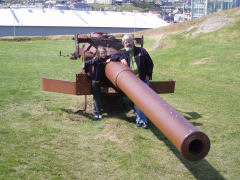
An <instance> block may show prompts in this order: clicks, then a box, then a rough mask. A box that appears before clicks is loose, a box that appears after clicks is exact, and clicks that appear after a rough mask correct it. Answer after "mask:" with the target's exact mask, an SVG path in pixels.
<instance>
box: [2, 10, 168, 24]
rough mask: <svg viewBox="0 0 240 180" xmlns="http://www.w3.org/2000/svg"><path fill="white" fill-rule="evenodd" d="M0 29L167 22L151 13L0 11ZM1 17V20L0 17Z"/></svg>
mask: <svg viewBox="0 0 240 180" xmlns="http://www.w3.org/2000/svg"><path fill="white" fill-rule="evenodd" d="M0 17H1V18H0V26H55V27H58V26H59V27H116V28H157V27H162V26H166V25H168V23H167V22H165V21H164V20H162V19H161V18H159V17H158V16H157V15H156V14H151V13H132V12H106V11H75V10H54V9H28V8H22V9H0ZM2 17H4V18H2Z"/></svg>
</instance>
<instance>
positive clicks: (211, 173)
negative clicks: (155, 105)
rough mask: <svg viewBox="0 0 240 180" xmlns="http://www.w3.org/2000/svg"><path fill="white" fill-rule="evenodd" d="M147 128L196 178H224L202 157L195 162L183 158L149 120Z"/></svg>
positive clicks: (221, 179) (219, 179)
mask: <svg viewBox="0 0 240 180" xmlns="http://www.w3.org/2000/svg"><path fill="white" fill-rule="evenodd" d="M149 129H150V130H151V131H152V132H153V134H154V135H155V136H156V137H157V138H158V139H159V140H161V141H163V142H164V143H165V144H166V146H167V147H168V148H169V149H170V150H171V151H172V152H173V153H174V155H175V156H176V157H177V158H178V159H179V160H180V161H181V162H182V163H183V164H184V166H185V167H186V168H187V169H188V170H189V171H190V172H191V173H192V175H193V176H194V177H195V178H196V179H204V180H205V179H214V180H215V179H218V180H224V179H225V178H224V177H223V176H222V175H221V174H220V173H218V171H217V170H216V169H215V168H214V167H213V166H212V165H211V164H210V163H209V162H208V161H207V160H206V159H202V160H200V161H197V162H194V161H193V162H192V161H188V160H186V159H184V158H183V156H182V155H181V154H180V152H179V151H178V150H177V149H176V148H175V146H174V145H173V144H172V143H171V142H170V141H169V140H168V139H167V138H166V137H165V136H164V135H163V134H162V133H161V132H160V130H159V129H158V128H157V127H156V126H155V125H154V124H152V123H151V122H150V128H149Z"/></svg>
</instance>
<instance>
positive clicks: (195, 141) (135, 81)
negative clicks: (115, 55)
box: [105, 62, 210, 161]
mask: <svg viewBox="0 0 240 180" xmlns="http://www.w3.org/2000/svg"><path fill="white" fill-rule="evenodd" d="M105 74H106V76H107V78H108V79H109V80H110V81H111V82H112V83H113V84H114V85H115V86H116V87H117V88H119V89H120V90H121V91H122V92H124V93H125V94H126V96H128V98H129V99H130V100H131V101H132V102H133V103H134V104H136V105H137V106H138V107H139V108H140V109H141V110H142V111H143V112H144V114H145V115H146V116H147V117H148V119H149V120H151V122H152V123H153V124H154V125H155V126H156V127H157V128H158V129H159V130H160V131H161V132H162V133H163V134H164V135H165V136H166V137H167V138H168V139H169V140H170V141H171V142H172V143H173V145H174V146H175V147H176V148H177V150H178V151H179V152H180V153H181V154H182V155H183V157H184V158H186V159H187V160H190V161H198V160H200V159H202V158H204V157H205V156H206V155H207V153H208V151H209V149H210V141H209V138H208V136H207V135H206V134H204V133H203V132H201V131H199V130H198V129H197V128H195V127H194V126H193V125H192V124H191V123H189V122H188V121H187V120H186V119H185V118H184V117H183V116H182V115H180V114H179V113H178V112H177V111H176V110H175V109H174V108H173V107H172V106H170V105H169V104H168V103H167V102H166V101H165V100H163V99H162V98H161V97H160V96H159V95H158V94H156V93H155V92H154V91H153V90H152V89H151V88H150V87H148V86H147V85H146V84H145V83H144V82H143V81H142V80H140V79H139V78H138V77H136V75H135V74H134V73H133V71H132V70H131V69H130V68H129V67H128V66H126V65H123V64H122V63H120V62H109V63H108V64H107V65H106V68H105Z"/></svg>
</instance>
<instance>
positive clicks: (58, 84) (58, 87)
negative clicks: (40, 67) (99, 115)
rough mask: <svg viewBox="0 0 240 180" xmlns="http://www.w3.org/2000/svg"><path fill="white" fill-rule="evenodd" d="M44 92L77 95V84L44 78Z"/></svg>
mask: <svg viewBox="0 0 240 180" xmlns="http://www.w3.org/2000/svg"><path fill="white" fill-rule="evenodd" d="M42 90H43V91H50V92H57V93H64V94H73V95H76V82H71V81H64V80H57V79H47V78H42Z"/></svg>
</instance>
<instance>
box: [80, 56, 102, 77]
mask: <svg viewBox="0 0 240 180" xmlns="http://www.w3.org/2000/svg"><path fill="white" fill-rule="evenodd" d="M106 60H107V59H102V58H98V59H92V60H88V61H85V63H84V70H85V72H86V73H88V72H89V69H90V67H91V66H93V72H92V73H91V80H95V81H102V80H103V79H104V77H105V61H106Z"/></svg>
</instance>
